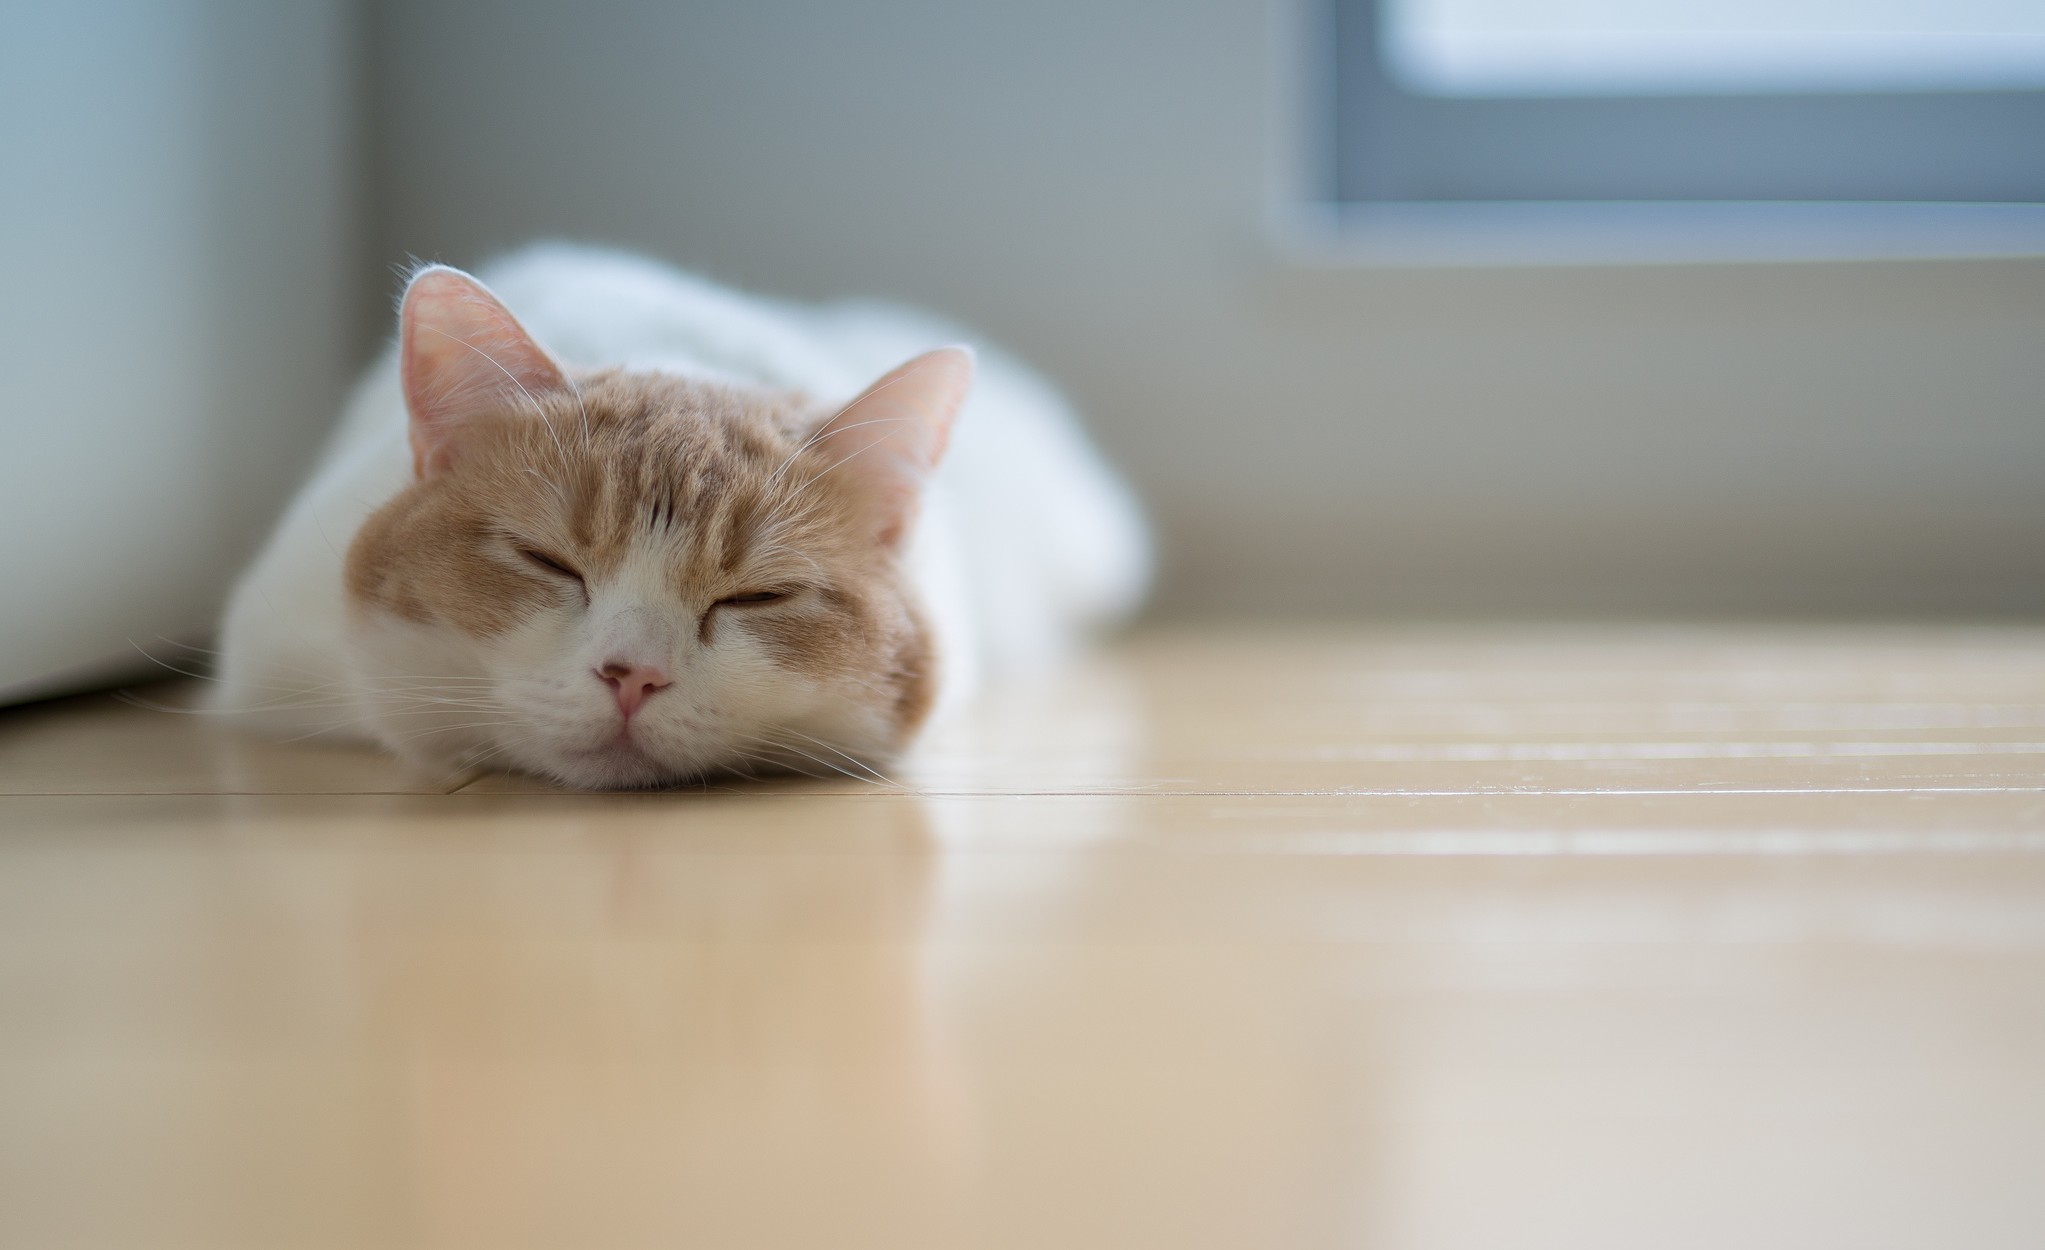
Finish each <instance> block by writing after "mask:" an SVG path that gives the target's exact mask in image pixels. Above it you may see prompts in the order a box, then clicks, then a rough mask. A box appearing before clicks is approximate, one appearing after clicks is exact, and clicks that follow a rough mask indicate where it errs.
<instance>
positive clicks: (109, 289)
mask: <svg viewBox="0 0 2045 1250" xmlns="http://www.w3.org/2000/svg"><path fill="white" fill-rule="evenodd" d="M0 14H4V21H5V25H6V33H5V38H4V39H0V179H4V183H5V194H4V196H0V225H4V229H0V256H4V257H5V261H4V275H5V285H4V298H0V318H4V322H0V363H4V367H5V371H6V374H7V377H8V379H9V381H8V386H7V393H8V396H9V398H8V401H7V405H6V408H5V411H4V414H0V423H4V427H0V428H4V437H5V442H4V454H0V522H4V524H5V528H6V533H7V535H8V541H7V542H6V543H5V544H0V698H11V699H19V698H25V697H33V696H35V695H39V694H46V693H52V692H55V691H57V690H61V689H67V688H73V687H76V686H77V685H79V684H81V683H85V682H90V681H93V680H105V679H110V678H112V677H116V676H119V675H121V673H122V670H125V669H130V668H132V667H134V665H135V663H136V651H135V647H136V646H137V645H143V646H148V645H152V644H153V642H154V640H156V639H158V638H179V639H190V638H198V637H203V636H204V635H205V633H206V632H207V630H208V629H209V628H210V624H211V620H212V617H213V614H214V612H215V610H216V608H217V605H218V604H219V602H220V599H221V597H222V594H223V592H224V589H225V587H226V584H227V582H228V580H229V579H230V577H231V576H232V574H233V572H234V571H235V569H236V568H237V566H238V565H239V564H240V563H241V562H242V561H244V560H245V559H246V558H247V557H248V556H249V555H250V554H251V553H252V551H253V550H254V547H255V545H256V544H257V543H258V542H259V541H260V539H261V537H262V535H263V532H264V529H265V527H266V526H267V524H268V523H269V522H270V520H271V519H272V518H273V517H274V515H275V513H276V511H277V509H278V508H279V507H280V506H281V504H282V503H283V501H284V500H285V499H286V498H287V497H288V496H289V494H290V492H291V490H292V489H293V487H294V486H295V484H296V483H297V481H298V480H299V478H300V477H301V476H302V475H303V474H304V473H305V472H306V470H307V469H308V468H309V467H310V463H311V457H312V455H313V452H314V450H315V448H316V446H317V444H318V441H319V439H320V438H321V436H322V435H323V433H324V432H325V430H326V428H327V427H328V425H329V424H330V422H331V420H332V418H333V415H334V413H335V410H336V406H337V404H338V401H339V398H340V396H341V394H342V392H343V390H344V388H345V386H346V384H347V382H348V380H349V379H350V378H351V376H352V375H353V374H354V373H355V371H356V370H358V369H359V368H360V367H361V366H362V365H363V364H364V363H365V362H366V361H367V359H368V358H369V357H370V356H371V355H372V354H373V353H374V352H375V351H376V350H377V349H378V348H379V346H380V345H381V343H382V340H383V337H384V335H385V334H386V332H387V330H388V323H389V318H390V301H391V298H392V296H393V294H394V292H395V286H396V276H395V275H396V267H397V266H399V265H401V264H402V263H403V262H404V261H405V260H406V259H407V258H409V257H419V258H431V259H439V260H445V261H449V262H451V263H455V264H458V265H474V264H477V263H479V262H481V261H482V260H483V259H485V258H487V257H488V256H489V255H490V254H491V253H493V252H494V251H497V250H500V249H504V248H508V247H512V246H515V245H517V244H519V243H521V242H524V241H527V240H530V239H533V238H535V237H542V236H556V237H568V238H574V239H581V240H588V241H596V242H605V243H613V244H619V245H623V246H627V247H632V248H637V249H642V250H644V251H647V252H650V253H653V254H656V255H659V256H662V257H665V258H668V259H671V260H674V261H677V262H680V263H682V264H685V265H688V266H691V267H694V268H698V269H700V270H703V271H705V272H707V273H709V274H711V275H713V276H715V277H718V278H721V279H725V280H728V281H730V282H733V283H737V284H740V285H743V286H746V287H750V288H755V289H758V290H762V291H765V292H770V293H774V294H779V295H786V296H797V297H816V298H823V297H832V296H839V295H880V296H886V297H891V298H896V299H901V300H907V301H912V302H915V303H920V304H926V305H929V306H932V307H934V308H937V309H940V310H942V311H944V312H946V313H948V314H950V315H952V316H954V317H957V318H959V319H962V320H964V321H966V322H968V323H970V324H972V325H974V326H976V327H978V328H979V329H980V330H981V331H982V332H983V333H984V334H985V335H986V336H987V337H989V338H990V339H992V340H994V341H997V342H1000V343H1003V344H1005V345H1007V346H1009V347H1011V348H1012V349H1014V350H1016V351H1017V352H1019V353H1020V354H1022V355H1023V356H1024V357H1026V358H1027V359H1029V360H1031V361H1033V362H1034V363H1036V364H1037V365H1038V366H1039V367H1041V368H1042V369H1043V370H1045V371H1046V372H1047V373H1049V374H1050V375H1051V376H1052V377H1053V378H1055V379H1057V380H1058V381H1059V382H1060V383H1061V384H1062V385H1063V386H1064V387H1065V388H1066V389H1067V390H1068V391H1069V392H1070V393H1071V394H1072V395H1073V397H1074V398H1075V399H1076V400H1077V401H1078V404H1079V406H1080V407H1081V409H1082V410H1083V411H1084V412H1085V413H1086V415H1087V417H1088V419H1089V421H1090V423H1091V425H1092V427H1093V429H1094V431H1095V433H1096V434H1097V436H1098V438H1099V440H1100V442H1101V443H1102V444H1103V445H1104V446H1105V447H1106V449H1107V451H1108V453H1109V454H1110V455H1111V456H1112V457H1113V458H1114V459H1115V460H1116V462H1117V463H1118V464H1119V465H1120V466H1121V467H1122V468H1123V469H1124V470H1125V471H1126V472H1127V473H1128V474H1129V475H1130V476H1131V477H1132V478H1133V479H1134V480H1135V482H1136V483H1137V485H1138V487H1139V489H1140V490H1141V491H1142V493H1143V494H1144V496H1145V498H1146V500H1147V501H1148V504H1149V506H1150V508H1151V510H1152V512H1153V515H1154V516H1155V519H1156V523H1157V526H1158V528H1159V531H1160V537H1161V544H1162V552H1163V567H1162V571H1161V581H1160V584H1159V588H1158V593H1157V597H1156V601H1155V606H1154V609H1153V611H1154V613H1155V614H1157V615H1159V616H1165V617H1169V616H1175V615H1193V614H1200V615H1239V616H1266V617H1268V616H1284V617H1288V618H1295V617H1327V616H1338V615H1356V614H1368V615H1372V616H1380V617H1383V616H1403V617H1414V616H1423V617H1459V616H1474V615H1484V616H1519V617H1527V616H1542V617H1555V616H1572V617H1582V616H1615V615H1618V616H1630V617H1674V616H1700V615H1708V616H1713V617H1728V616H1767V617H1777V618H1779V617H1785V616H1788V617H1797V616H1839V615H1878V616H1883V617H1891V618H1894V617H1911V618H1916V617H1946V618H1951V617H1967V618H1972V617H1998V616H1999V617H2008V616H2016V615H2026V614H2036V613H2038V612H2039V611H2041V610H2045V216H2041V213H2045V209H2041V208H2040V207H2039V205H2038V204H2037V203H2036V201H2040V200H2045V111H2041V101H2045V94H2041V91H2040V88H2041V86H2045V5H2041V4H2039V3H2036V0H1943V2H1942V3H1930V2H1928V0H1881V2H1879V3H1877V2H1875V0H1866V2H1861V0H1856V3H1852V4H1844V3H1837V2H1833V0H1797V3H1794V4H1792V3H1787V2H1782V0H1778V2H1776V3H1771V4H1758V3H1752V2H1751V0H1742V2H1732V0H1725V2H1717V3H1708V2H1706V0H1657V2H1655V3H1648V2H1645V0H1641V2H1638V3H1627V4H1621V3H1617V2H1616V0H1610V2H1603V3H1593V2H1590V0H1582V2H1576V3H1564V2H1563V0H1517V2H1511V0H1173V2H1171V3H1165V2H1163V0H1085V2H1084V3H1081V2H1079V0H1038V2H1037V3H1034V4H1029V5H959V4H947V3H938V2H936V0H862V2H859V3H820V2H817V0H748V2H745V3H740V2H737V0H718V2H706V3H652V2H648V0H638V2H634V0H579V2H578V3H575V4H572V5H570V4H566V3H540V2H537V0H532V2H513V3H505V2H485V0H299V2H294V3H256V2H255V0H129V2H126V3H121V2H116V0H78V2H72V3H61V4H60V3H34V2H32V0H6V3H5V4H4V7H0Z"/></svg>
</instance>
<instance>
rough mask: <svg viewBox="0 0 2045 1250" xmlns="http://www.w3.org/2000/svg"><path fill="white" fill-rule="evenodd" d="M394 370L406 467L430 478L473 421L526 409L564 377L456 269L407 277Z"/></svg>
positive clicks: (564, 385) (564, 383)
mask: <svg viewBox="0 0 2045 1250" xmlns="http://www.w3.org/2000/svg"><path fill="white" fill-rule="evenodd" d="M398 362H399V370H398V371H399V373H400V374H401V375H402V376H403V378H404V384H405V408H406V411H408V412H409V413H410V414H411V417H412V421H411V434H412V467H413V469H414V470H415V471H416V472H417V474H418V475H419V476H420V477H421V478H427V477H432V476H433V475H434V474H436V473H439V472H441V471H442V470H444V469H446V468H447V467H448V466H449V465H451V464H453V463H454V462H455V461H456V460H457V459H459V458H460V454H461V446H462V442H463V436H464V435H465V434H466V433H468V432H469V431H470V430H471V429H472V428H473V427H474V426H475V425H476V424H477V423H478V422H480V421H488V420H492V419H502V418H503V417H504V416H505V415H506V414H507V413H514V412H517V411H519V410H521V409H527V408H531V407H532V406H533V404H534V403H535V401H537V400H538V399H540V398H541V397H542V396H544V395H547V394H550V393H552V392H555V391H563V390H567V389H568V385H569V384H568V376H567V374H565V373H563V372H562V370H561V366H560V365H559V364H557V363H556V362H555V360H554V358H553V357H552V356H550V355H548V354H547V350H546V349H545V348H543V347H541V346H540V345H539V344H538V343H537V342H535V341H534V340H533V337H532V335H530V334H527V333H526V330H525V327H524V326H522V325H520V324H518V318H516V317H514V316H512V315H511V311H510V310H509V309H507V308H506V307H505V306H504V305H503V304H501V303H499V302H498V300H497V297H496V296H495V295H492V294H491V293H490V289H489V288H488V287H486V286H484V285H483V284H482V283H480V282H478V281H476V280H475V279H474V278H472V277H470V276H469V275H468V274H465V273H463V272H462V271H461V270H459V269H452V268H449V267H448V266H446V265H429V266H427V267H426V268H424V269H421V270H420V271H419V272H418V273H416V274H413V275H412V281H411V283H410V285H408V286H406V288H405V299H404V304H403V306H402V309H401V311H400V312H399V313H398Z"/></svg>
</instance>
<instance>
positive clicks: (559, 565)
mask: <svg viewBox="0 0 2045 1250" xmlns="http://www.w3.org/2000/svg"><path fill="white" fill-rule="evenodd" d="M518 554H520V555H522V556H524V557H525V558H526V559H528V560H531V561H532V562H533V563H534V564H537V565H539V566H540V567H541V568H543V569H546V570H547V571H548V572H550V573H553V574H556V575H557V576H560V577H572V578H574V579H575V580H576V581H578V582H579V581H581V580H582V574H580V573H578V572H576V571H575V570H574V569H573V568H571V567H569V566H568V565H567V564H565V563H563V562H562V561H560V560H557V559H555V558H554V557H553V556H550V555H548V554H547V553H546V552H544V551H534V550H533V549H532V548H531V547H520V548H519V549H518Z"/></svg>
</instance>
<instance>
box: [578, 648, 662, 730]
mask: <svg viewBox="0 0 2045 1250" xmlns="http://www.w3.org/2000/svg"><path fill="white" fill-rule="evenodd" d="M596 675H597V676H598V677H600V678H602V679H603V681H604V683H605V684H606V685H608V686H610V688H611V693H612V694H614V695H616V696H617V698H618V710H619V711H621V712H623V713H624V714H625V719H626V720H631V719H632V713H634V712H636V711H638V710H639V705H640V704H642V703H644V702H646V700H647V699H649V698H651V697H652V696H653V695H654V693H655V692H657V691H659V690H662V689H664V688H666V687H667V685H668V676H667V674H666V673H663V672H661V671H660V670H659V669H657V668H655V667H654V666H653V665H651V664H627V663H625V662H624V661H622V660H611V661H609V662H608V663H606V664H604V665H603V666H601V667H600V668H598V669H597V670H596Z"/></svg>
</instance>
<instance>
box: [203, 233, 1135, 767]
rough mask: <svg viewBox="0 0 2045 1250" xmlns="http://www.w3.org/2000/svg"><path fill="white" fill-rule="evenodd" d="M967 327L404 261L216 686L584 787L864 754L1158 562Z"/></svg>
mask: <svg viewBox="0 0 2045 1250" xmlns="http://www.w3.org/2000/svg"><path fill="white" fill-rule="evenodd" d="M958 337H959V336H958V335H957V334H956V332H955V331H952V330H950V329H949V328H948V327H945V326H943V325H941V324H939V323H936V322H934V321H932V320H930V319H928V318H926V317H924V316H922V315H920V314H916V313H912V312H908V311H904V310H900V309H895V308H891V307H885V306H880V305H870V304H846V305H837V306H825V307H807V306H798V305H794V304H789V303H782V302H776V301H770V300H766V299H761V298H756V297H751V296H747V295H743V294H740V293H738V292H735V291H732V290H728V289H725V288H722V287H719V286H716V285H714V284H712V283H710V282H708V281H705V280H703V279H700V278H696V277H693V276H690V275H687V274H684V273H681V272H679V271H676V270H673V269H670V268H667V267H665V266H662V265H660V264H658V263H656V262H653V261H650V260H646V259H643V258H640V257H637V256H632V255H627V254H624V253H618V252H609V251H601V250H595V249H588V248H580V247H572V246H568V245H562V244H548V245H540V246H537V247H534V248H530V249H528V250H526V251H524V252H521V253H518V254H514V255H512V256H510V257H507V258H505V259H503V260H501V261H500V262H498V263H496V264H494V265H490V266H487V267H484V268H483V269H481V270H480V271H479V273H478V274H477V275H475V276H471V275H470V274H468V273H465V272H463V271H461V270H458V269H454V268H450V267H448V266H445V265H438V264H429V265H425V266H423V267H420V268H418V269H417V270H416V271H415V272H413V273H412V274H411V276H410V279H409V281H408V282H407V284H406V286H405V290H404V294H403V297H402V299H401V301H400V305H399V315H398V331H397V341H396V343H395V344H394V346H393V347H392V349H391V350H390V351H388V352H386V353H385V355H384V357H383V358H382V359H380V360H379V361H378V362H377V363H376V364H375V365H374V366H373V367H372V369H371V370H370V371H369V373H368V375H367V376H366V377H365V378H364V379H363V381H362V382H361V383H360V384H359V385H358V387H357V389H356V391H355V393H354V395H353V397H352V398H351V400H350V401H349V403H348V405H347V408H346V410H345V412H344V414H343V418H342V421H341V424H340V425H339V427H338V428H337V429H336V431H335V433H334V434H333V436H332V437H331V439H330V441H329V444H328V446H327V448H326V449H325V451H324V453H323V455H322V458H321V460H320V462H319V465H318V467H317V469H316V470H315V472H314V474H313V476H312V478H311V480H310V481H309V482H308V483H307V484H306V485H305V486H304V487H303V489H302V490H301V491H300V493H299V494H298V496H297V497H296V499H295V500H294V501H293V502H292V503H291V505H290V506H289V508H288V509H287V511H286V512H285V514H284V516H283V518H282V519H281V521H280V522H279V523H278V525H277V528H276V530H275V531H274V533H273V534H272V535H271V536H270V538H269V540H268V542H267V544H266V545H265V546H264V547H263V548H262V550H261V552H260V554H259V555H258V556H257V557H256V559H255V561H254V563H253V564H252V565H251V566H250V567H249V568H248V569H247V571H246V572H245V573H244V574H243V575H242V576H241V578H240V580H239V582H238V583H237V584H236V586H235V588H234V590H233V592H232V595H231V596H230V599H229V602H228V606H227V609H226V613H225V618H224V622H223V625H222V629H221V642H220V656H219V664H218V673H217V677H218V684H217V686H216V689H215V692H214V696H213V706H214V708H215V709H216V710H218V711H221V712H224V713H227V714H229V715H230V716H232V717H234V718H237V719H240V720H243V721H246V722H249V723H251V724H254V725H256V726H259V727H262V728H264V729H267V730H269V731H272V732H281V733H287V734H291V735H293V736H298V735H320V734H325V735H331V736H336V737H353V738H366V739H369V740H372V741H375V742H378V743H381V744H382V745H383V746H385V747H387V748H388V749H390V750H391V751H393V752H395V753H396V754H397V755H398V756H400V757H402V758H403V759H405V760H407V761H410V762H412V763H413V764H415V765H418V766H421V767H424V768H428V769H433V770H440V771H445V772H449V773H464V772H471V771H475V770H478V769H503V770H510V771H518V772H524V773H529V774H534V775H537V776H540V777H543V778H547V779H549V780H551V781H554V782H557V783H559V784H562V785H566V786H571V787H579V788H606V789H609V788H641V787H659V786H667V785H673V784H677V783H682V782H689V781H694V780H699V779H703V778H707V777H714V776H718V775H721V774H733V773H738V774H746V773H753V772H758V771H763V770H764V771H773V772H781V771H790V770H792V771H797V772H817V771H820V770H830V771H834V772H844V773H849V774H853V775H859V776H868V775H877V771H876V770H880V769H884V768H887V767H889V766H890V765H891V764H892V762H893V761H895V760H897V759H899V758H900V756H901V755H902V753H903V751H904V750H905V749H906V748H907V747H908V746H909V744H910V743H911V742H912V741H913V740H914V738H915V737H916V735H917V733H918V731H919V729H920V728H921V727H922V726H923V725H924V723H925V722H926V721H928V720H929V719H930V718H931V714H932V711H933V709H934V708H938V707H940V706H945V707H949V706H956V705H957V704H959V703H960V702H962V701H963V700H965V699H966V698H968V697H969V696H970V695H971V693H972V692H973V690H974V689H975V688H976V687H977V686H978V685H979V683H980V681H981V679H982V678H983V676H984V675H986V674H988V673H990V672H994V671H1000V670H1014V669H1018V668H1024V667H1027V666H1029V665H1032V664H1038V663H1042V662H1044V661H1046V660H1049V659H1052V658H1055V657H1056V656H1058V655H1059V654H1061V653H1063V652H1064V651H1065V650H1066V649H1067V648H1068V647H1070V646H1071V645H1072V644H1073V643H1074V642H1075V641H1077V640H1078V639H1080V638H1082V637H1083V636H1084V635H1086V634H1088V633H1089V632H1092V631H1096V630H1099V629H1102V628H1104V627H1107V626H1110V625H1112V624H1114V623H1116V622H1118V621H1120V620H1122V619H1123V618H1125V617H1127V616H1128V615H1129V614H1130V613H1131V612H1133V611H1134V610H1135V609H1136V608H1137V607H1138V605H1139V604H1140V603H1141V600H1142V598H1143V594H1144V591H1145V589H1146V586H1147V583H1148V577H1149V559H1150V557H1149V551H1150V544H1149V537H1148V532H1147V529H1146V527H1145V524H1144V521H1143V518H1142V515H1141V512H1140V510H1139V508H1138V506H1137V504H1136V502H1135V500H1134V498H1133V496H1132V494H1131V493H1130V491H1129V489H1128V488H1127V487H1126V486H1125V485H1124V484H1123V483H1122V482H1121V481H1120V480H1119V479H1118V478H1117V477H1116V476H1115V475H1114V473H1113V472H1112V471H1111V470H1110V469H1109V468H1108V467H1107V466H1106V464H1105V463H1104V462H1103V461H1102V459H1101V458H1100V456H1099V455H1098V454H1097V453H1096V451H1095V450H1094V449H1093V448H1092V447H1091V446H1090V445H1089V443H1088V441H1087V439H1086V437H1085V436H1084V434H1083V433H1082V432H1081V430H1080V427H1079V425H1078V424H1077V422H1076V420H1075V418H1074V417H1073V416H1072V414H1071V412H1070V411H1069V409H1068V408H1067V406H1066V404H1065V403H1064V401H1062V400H1061V399H1060V398H1059V396H1058V395H1057V394H1056V393H1055V392H1054V391H1053V390H1052V389H1051V388H1050V387H1048V386H1047V385H1046V384H1045V383H1043V382H1042V381H1040V380H1039V379H1038V378H1036V377H1035V376H1033V375H1032V374H1031V373H1029V372H1028V371H1027V370H1025V369H1024V368H1022V367H1021V366H1019V365H1017V364H1015V363H1013V362H1012V361H1010V360H1008V359H1006V358H1004V357H1003V356H1001V355H1000V354H998V353H995V352H991V351H982V352H978V353H976V352H975V351H974V350H973V349H971V348H968V347H964V346H946V345H945V344H947V343H948V342H951V341H953V340H955V339H957V338H958Z"/></svg>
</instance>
